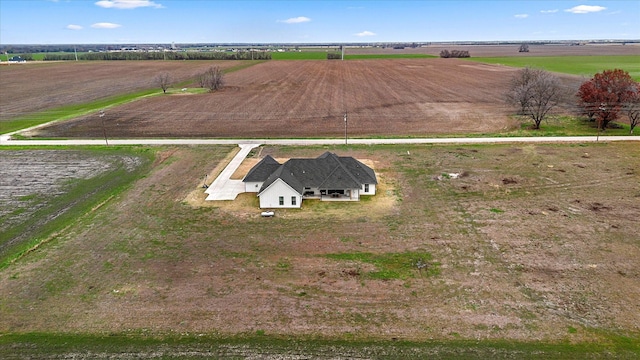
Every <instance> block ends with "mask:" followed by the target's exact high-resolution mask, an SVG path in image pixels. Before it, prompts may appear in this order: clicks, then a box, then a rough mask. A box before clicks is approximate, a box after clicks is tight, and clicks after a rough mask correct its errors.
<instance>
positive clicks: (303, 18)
mask: <svg viewBox="0 0 640 360" xmlns="http://www.w3.org/2000/svg"><path fill="white" fill-rule="evenodd" d="M309 21H311V19H309V18H308V17H306V16H298V17H294V18H290V19H287V20H278V22H282V23H285V24H300V23H305V22H309Z"/></svg>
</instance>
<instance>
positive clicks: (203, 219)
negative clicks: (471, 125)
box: [0, 142, 640, 351]
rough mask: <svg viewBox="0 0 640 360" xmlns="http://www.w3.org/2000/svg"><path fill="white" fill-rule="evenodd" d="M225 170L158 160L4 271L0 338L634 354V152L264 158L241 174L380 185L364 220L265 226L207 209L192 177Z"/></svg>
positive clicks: (297, 214) (174, 154)
mask: <svg viewBox="0 0 640 360" xmlns="http://www.w3.org/2000/svg"><path fill="white" fill-rule="evenodd" d="M230 150H231V149H230V148H229V147H210V146H209V147H205V146H193V147H164V148H154V152H155V153H156V160H155V162H154V165H153V167H152V168H151V170H149V172H148V173H145V174H142V176H141V177H140V178H139V179H138V180H137V181H136V182H135V183H134V184H133V185H132V186H131V188H129V189H128V190H127V191H126V192H124V193H121V194H118V195H116V196H115V197H114V198H112V199H111V200H109V201H108V202H107V203H105V204H104V205H103V206H102V207H100V208H98V209H96V210H95V211H94V212H93V213H92V214H91V216H90V217H80V218H79V219H78V220H77V222H75V223H74V224H73V225H72V226H70V227H69V228H68V229H66V230H65V231H64V232H61V233H60V234H58V236H56V237H55V239H54V240H52V241H51V242H49V243H48V244H46V245H44V246H42V247H40V248H39V249H38V250H36V251H34V252H32V253H30V254H28V255H27V256H25V257H23V258H21V259H20V260H19V261H18V262H16V263H14V264H12V265H10V266H9V267H6V268H4V269H2V270H0V316H1V317H2V319H3V322H2V323H0V332H3V333H15V334H21V333H32V332H36V333H37V332H42V333H51V334H55V333H60V332H70V333H88V334H105V333H114V334H127V333H130V334H136V333H141V332H144V333H145V334H149V335H154V334H157V335H159V336H162V335H163V334H171V333H187V334H194V333H195V334H197V333H205V334H216V335H219V336H237V335H242V334H266V335H270V336H276V337H291V336H293V337H296V338H298V337H305V336H308V337H312V338H316V337H318V338H330V339H342V340H349V339H370V340H375V339H380V340H391V339H392V338H395V339H399V340H408V341H423V340H427V339H437V340H442V341H448V340H475V339H486V340H490V341H503V340H506V341H523V342H527V341H532V340H534V341H535V340H543V341H545V342H550V343H558V342H570V343H583V342H595V343H598V342H599V341H606V339H607V336H608V335H607V334H617V335H619V336H625V337H629V338H630V339H637V338H638V336H639V333H640V329H639V328H638V324H640V318H638V315H637V314H640V311H637V310H640V309H638V305H637V304H640V293H639V292H638V288H637V286H635V283H637V281H638V278H639V276H640V274H639V273H638V269H640V264H639V263H638V261H639V260H638V259H640V248H639V247H638V243H637V241H635V240H634V239H635V237H636V235H637V226H636V221H637V216H636V214H638V212H639V211H640V205H639V204H638V201H637V199H638V198H640V188H639V187H638V184H640V149H639V148H638V147H637V144H635V143H624V142H620V143H611V144H606V143H600V144H577V145H562V144H556V145H533V144H531V145H473V146H471V145H470V146H458V145H454V146H424V145H406V146H403V145H394V146H324V147H284V146H282V147H281V146H265V147H262V148H260V149H257V150H256V151H255V152H254V153H252V154H251V155H250V157H249V158H248V159H247V161H253V162H255V161H257V160H259V158H260V157H262V156H265V155H267V154H268V155H271V156H273V157H275V158H277V159H286V158H290V157H313V156H317V155H319V154H321V153H323V152H324V151H327V150H329V151H334V152H337V153H339V154H341V155H345V156H354V157H356V158H358V159H362V160H363V161H366V163H367V164H371V165H372V167H373V168H374V170H375V171H376V172H377V174H378V180H379V182H380V184H379V187H378V193H377V195H376V196H374V197H371V198H369V199H368V200H365V201H361V202H357V203H323V202H313V201H309V202H305V204H304V206H303V208H302V209H301V210H279V211H277V214H276V217H274V218H270V219H264V218H261V217H260V216H259V212H260V210H259V209H258V208H257V200H256V198H255V195H251V194H243V195H241V196H239V198H238V199H237V200H236V201H233V202H206V201H204V197H205V194H204V190H203V189H202V188H201V186H200V184H201V181H202V176H203V175H202V174H203V172H206V171H210V170H211V171H212V170H213V169H215V168H217V167H218V166H219V165H220V164H224V162H223V159H225V158H226V157H227V156H228V155H229V151H230ZM4 151H12V150H3V152H4ZM58 154H60V152H58ZM50 156H51V157H52V158H55V156H56V153H55V152H52V153H51V155H50ZM245 168H248V167H245ZM452 172H457V173H460V174H464V175H463V176H462V177H459V178H457V179H453V178H450V177H448V176H444V175H443V174H448V173H452ZM24 195H28V194H23V196H24ZM36 220H37V219H36ZM418 260H423V261H425V262H427V263H428V268H427V269H426V270H424V271H420V270H419V269H418V268H417V267H415V263H416V261H418ZM391 270H394V271H391ZM381 274H385V275H384V276H383V275H381ZM25 308H27V309H29V311H24V309H25ZM34 313H37V314H38V316H33V314H34ZM636 351H637V349H636Z"/></svg>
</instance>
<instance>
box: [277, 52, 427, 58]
mask: <svg viewBox="0 0 640 360" xmlns="http://www.w3.org/2000/svg"><path fill="white" fill-rule="evenodd" d="M329 52H330V53H338V52H337V51H329ZM435 57H437V56H433V55H427V54H360V55H349V54H345V57H344V58H345V60H368V59H424V58H435ZM271 59H273V60H327V52H325V51H300V52H295V51H289V52H274V53H272V54H271Z"/></svg>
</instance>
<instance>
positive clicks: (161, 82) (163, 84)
mask: <svg viewBox="0 0 640 360" xmlns="http://www.w3.org/2000/svg"><path fill="white" fill-rule="evenodd" d="M156 84H158V86H160V88H161V89H162V92H163V93H165V94H166V93H167V89H168V88H169V86H171V75H170V74H169V73H168V72H163V73H160V74H159V75H158V76H156Z"/></svg>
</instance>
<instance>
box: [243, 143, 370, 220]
mask: <svg viewBox="0 0 640 360" xmlns="http://www.w3.org/2000/svg"><path fill="white" fill-rule="evenodd" d="M242 181H243V182H244V184H245V191H246V192H255V193H257V194H258V197H259V198H260V208H299V207H300V205H301V204H302V200H303V199H321V200H324V201H358V200H360V195H375V193H376V185H377V184H378V181H377V179H376V174H375V172H374V171H373V170H372V169H371V168H370V167H368V166H367V165H365V164H363V163H361V162H360V161H358V160H356V159H354V158H353V157H351V156H338V155H336V154H334V153H330V152H326V153H324V154H322V155H320V156H318V157H317V158H315V159H290V160H288V161H287V162H285V163H284V164H280V163H279V162H278V161H276V160H275V159H274V158H273V157H271V156H270V155H267V156H265V157H264V158H263V159H262V160H261V161H260V162H259V163H258V164H256V165H255V166H254V167H253V168H251V170H249V172H248V173H247V175H246V176H245V177H244V179H242Z"/></svg>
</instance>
